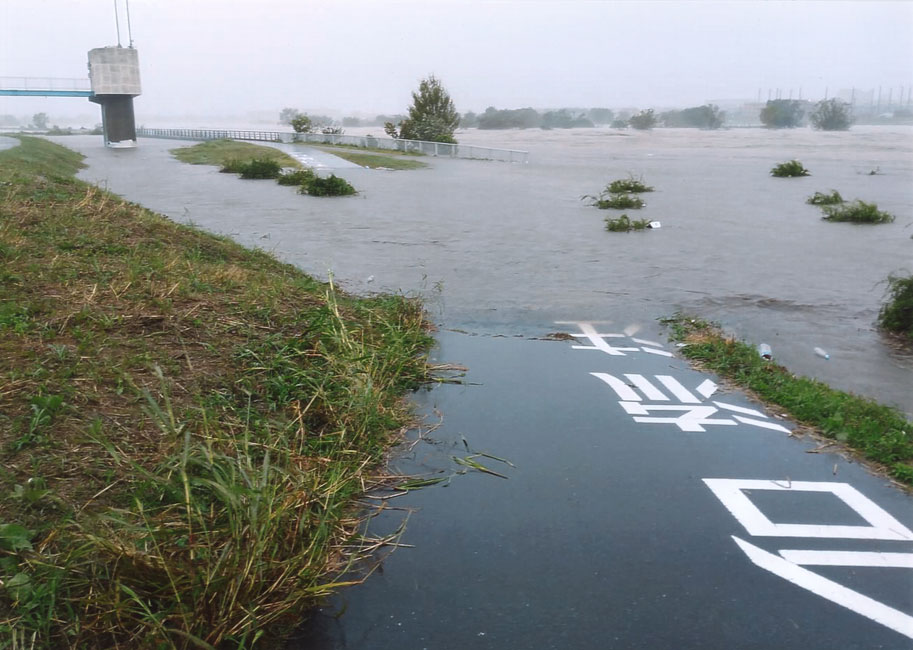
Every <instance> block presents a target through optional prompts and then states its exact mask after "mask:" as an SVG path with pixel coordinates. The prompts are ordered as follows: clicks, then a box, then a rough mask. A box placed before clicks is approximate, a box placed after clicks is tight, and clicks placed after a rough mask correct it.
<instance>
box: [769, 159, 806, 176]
mask: <svg viewBox="0 0 913 650" xmlns="http://www.w3.org/2000/svg"><path fill="white" fill-rule="evenodd" d="M770 175H771V176H776V177H777V178H792V177H794V176H811V173H810V172H809V171H808V170H807V169H806V168H805V167H803V166H802V163H800V162H799V161H798V160H790V161H787V162H785V163H780V164H779V165H777V166H776V167H774V168H773V169H771V170H770Z"/></svg>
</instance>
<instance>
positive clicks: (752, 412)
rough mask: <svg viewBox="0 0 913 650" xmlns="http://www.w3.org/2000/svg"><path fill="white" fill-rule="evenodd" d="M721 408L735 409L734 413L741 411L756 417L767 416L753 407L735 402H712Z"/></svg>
mask: <svg viewBox="0 0 913 650" xmlns="http://www.w3.org/2000/svg"><path fill="white" fill-rule="evenodd" d="M714 404H716V405H717V406H719V407H720V408H721V409H726V410H727V411H735V412H736V413H743V414H744V415H753V416H755V417H756V418H763V417H767V416H765V415H764V414H763V413H761V412H760V411H755V410H754V409H749V408H745V407H744V406H736V405H735V404H727V403H726V402H714Z"/></svg>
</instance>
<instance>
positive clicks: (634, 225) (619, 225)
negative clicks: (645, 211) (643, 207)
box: [605, 214, 650, 232]
mask: <svg viewBox="0 0 913 650" xmlns="http://www.w3.org/2000/svg"><path fill="white" fill-rule="evenodd" d="M649 225H650V220H649V219H634V220H633V221H632V220H631V219H629V218H628V215H626V214H623V215H621V216H620V217H618V218H617V219H609V218H606V220H605V229H606V230H608V231H609V232H630V231H631V230H645V229H646V228H647V227H648V226H649Z"/></svg>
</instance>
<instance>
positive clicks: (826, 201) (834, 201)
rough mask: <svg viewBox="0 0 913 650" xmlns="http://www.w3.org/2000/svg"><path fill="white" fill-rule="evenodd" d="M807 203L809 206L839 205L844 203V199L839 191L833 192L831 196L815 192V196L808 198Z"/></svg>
mask: <svg viewBox="0 0 913 650" xmlns="http://www.w3.org/2000/svg"><path fill="white" fill-rule="evenodd" d="M805 202H806V203H808V204H809V205H838V204H840V203H843V197H842V196H840V192H838V191H837V190H831V193H830V194H824V193H823V192H815V195H814V196H810V197H808V199H807V200H806V201H805Z"/></svg>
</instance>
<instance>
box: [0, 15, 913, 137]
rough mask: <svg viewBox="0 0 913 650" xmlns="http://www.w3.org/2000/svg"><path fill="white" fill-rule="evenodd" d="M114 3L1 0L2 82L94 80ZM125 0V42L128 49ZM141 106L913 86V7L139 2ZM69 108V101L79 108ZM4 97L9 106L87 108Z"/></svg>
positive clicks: (669, 99)
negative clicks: (431, 81) (414, 94)
mask: <svg viewBox="0 0 913 650" xmlns="http://www.w3.org/2000/svg"><path fill="white" fill-rule="evenodd" d="M114 4H115V2H114V0H0V77H4V76H34V77H86V52H87V51H88V50H89V49H91V48H93V47H100V46H104V45H112V44H116V42H117V34H116V30H115V21H114ZM119 4H120V7H121V16H120V18H121V39H122V41H123V43H124V44H125V45H126V44H127V30H126V17H125V15H124V12H123V6H124V0H119ZM130 14H131V22H132V32H133V38H134V41H135V44H136V47H137V49H138V50H139V56H140V65H141V72H142V80H143V96H142V97H141V98H140V99H138V100H137V104H136V106H137V113H138V121H140V122H141V121H142V117H141V115H142V113H143V112H147V113H173V114H185V113H186V114H196V115H200V114H207V113H215V114H220V115H227V114H243V113H245V112H247V111H253V110H276V111H278V109H280V108H281V107H283V106H292V107H298V108H310V109H320V108H326V109H337V110H338V111H341V112H344V113H352V112H355V111H362V112H365V113H367V114H371V115H373V114H374V113H379V112H402V111H404V109H405V108H406V107H407V106H408V104H409V102H410V95H409V93H410V91H411V90H413V89H414V88H415V87H416V86H417V83H418V80H419V79H420V78H422V77H423V76H425V75H427V74H429V73H434V74H435V75H437V76H438V77H439V78H440V79H441V80H442V81H443V83H444V85H445V87H446V88H447V89H448V90H449V91H450V93H451V95H452V97H453V99H454V101H455V103H456V105H457V109H458V110H460V111H466V110H476V111H478V110H482V109H484V108H485V107H486V106H489V105H495V106H497V107H499V108H516V107H522V106H533V107H537V108H542V107H558V106H608V107H620V106H632V107H640V108H647V107H652V106H656V107H659V106H669V105H681V106H689V105H697V104H702V103H704V102H705V101H706V100H710V99H720V98H738V97H744V98H756V97H757V94H758V90H759V89H763V91H762V95H763V98H764V99H766V93H767V89H768V88H774V89H776V88H781V89H782V90H783V94H784V96H786V94H787V93H788V92H789V89H793V93H794V96H797V95H798V91H799V88H800V87H801V88H802V92H803V97H807V98H811V99H818V98H821V97H822V96H823V94H824V92H825V88H830V93H831V94H834V92H835V91H836V90H838V89H841V88H849V87H851V86H855V87H857V88H873V87H874V88H877V87H878V86H879V85H881V86H883V87H884V88H885V92H887V90H886V89H887V88H888V87H894V89H895V90H894V92H895V97H896V93H897V92H898V89H899V87H900V86H905V87H908V86H910V85H911V84H913V2H909V1H894V2H878V1H869V0H866V1H852V2H838V1H819V2H800V1H795V2H754V1H749V0H745V1H740V2H697V1H681V0H680V1H674V2H660V1H653V2H649V1H648V2H643V1H641V2H633V1H632V2H600V1H590V2H582V1H577V0H538V1H536V0H489V1H484V0H423V1H421V2H411V1H409V2H406V1H403V2H393V1H387V0H326V1H319V2H318V1H314V0H132V1H131V2H130ZM74 102H75V104H74ZM80 102H84V103H85V104H88V102H86V100H84V99H69V100H61V99H58V100H27V99H22V98H8V97H0V113H12V114H16V115H22V114H25V113H31V112H34V111H36V110H46V111H47V112H48V113H51V114H52V117H53V114H55V113H56V114H60V113H63V114H75V113H85V112H91V111H92V110H94V106H92V107H86V106H84V105H79V103H80Z"/></svg>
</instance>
